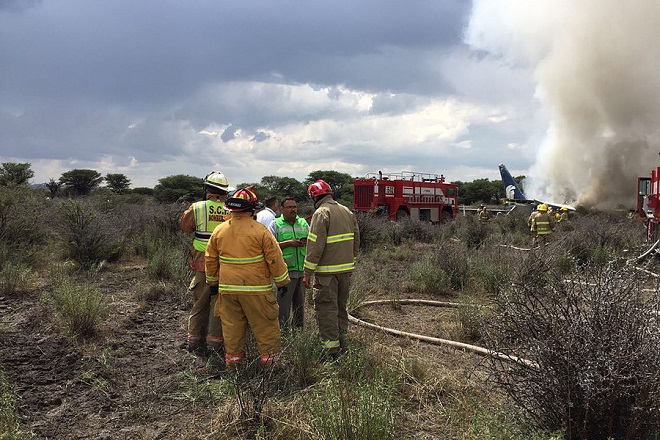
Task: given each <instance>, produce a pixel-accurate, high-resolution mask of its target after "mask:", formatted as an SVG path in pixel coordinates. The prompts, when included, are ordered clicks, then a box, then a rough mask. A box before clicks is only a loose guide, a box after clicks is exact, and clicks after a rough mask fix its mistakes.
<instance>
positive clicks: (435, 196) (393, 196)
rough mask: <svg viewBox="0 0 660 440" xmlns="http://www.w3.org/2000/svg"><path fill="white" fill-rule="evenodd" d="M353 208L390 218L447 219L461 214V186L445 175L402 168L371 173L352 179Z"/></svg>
mask: <svg viewBox="0 0 660 440" xmlns="http://www.w3.org/2000/svg"><path fill="white" fill-rule="evenodd" d="M353 185H354V188H353V209H354V210H355V212H366V213H371V214H373V215H382V216H388V217H389V218H390V219H391V220H401V219H403V218H411V219H414V220H420V221H429V222H433V223H439V222H446V221H448V220H451V219H453V218H455V217H456V214H457V213H458V185H456V184H452V183H445V178H444V176H443V175H437V174H430V173H416V172H412V171H402V172H401V173H392V174H383V173H382V172H381V171H379V172H378V173H377V174H375V173H370V174H367V175H366V176H365V177H360V178H357V179H355V180H354V182H353Z"/></svg>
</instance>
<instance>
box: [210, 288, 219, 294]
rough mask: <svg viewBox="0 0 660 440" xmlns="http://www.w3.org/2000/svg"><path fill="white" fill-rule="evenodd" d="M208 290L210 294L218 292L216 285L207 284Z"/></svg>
mask: <svg viewBox="0 0 660 440" xmlns="http://www.w3.org/2000/svg"><path fill="white" fill-rule="evenodd" d="M209 290H210V291H211V296H213V295H217V294H218V286H209Z"/></svg>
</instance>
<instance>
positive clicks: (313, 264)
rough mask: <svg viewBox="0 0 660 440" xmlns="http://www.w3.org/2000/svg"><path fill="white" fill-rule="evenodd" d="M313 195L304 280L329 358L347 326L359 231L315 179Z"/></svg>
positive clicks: (349, 214) (336, 350)
mask: <svg viewBox="0 0 660 440" xmlns="http://www.w3.org/2000/svg"><path fill="white" fill-rule="evenodd" d="M307 193H308V194H309V195H310V196H311V197H312V198H313V199H314V207H315V208H316V211H315V212H314V215H313V216H312V221H311V223H310V226H309V236H308V239H307V252H306V254H305V265H304V276H303V279H304V283H305V287H307V288H309V287H310V286H311V276H312V275H314V286H313V298H314V310H315V312H316V322H317V324H318V326H319V334H320V336H321V344H322V347H323V349H324V354H325V355H326V357H327V358H329V359H335V358H337V357H338V356H339V354H340V353H341V351H342V349H345V348H346V347H345V341H344V337H345V335H346V332H347V330H348V311H347V309H346V303H347V301H348V291H349V287H350V276H351V274H352V273H353V269H355V260H356V258H357V253H358V248H359V244H360V231H359V229H358V224H357V220H356V219H355V216H354V215H353V213H352V212H351V211H350V210H349V209H348V208H346V207H345V206H343V205H340V204H338V203H337V202H336V201H335V200H334V199H333V197H332V189H331V188H330V185H328V184H327V183H326V182H324V181H323V180H317V181H316V182H315V183H313V184H311V185H310V186H309V188H308V189H307Z"/></svg>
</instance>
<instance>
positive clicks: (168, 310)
mask: <svg viewBox="0 0 660 440" xmlns="http://www.w3.org/2000/svg"><path fill="white" fill-rule="evenodd" d="M97 277H99V278H100V279H97V280H96V281H98V285H100V286H101V287H102V289H103V294H104V295H105V296H106V297H107V298H108V303H109V305H110V313H111V315H110V316H109V317H108V318H107V319H106V320H105V321H104V324H103V326H102V328H101V331H100V335H99V336H97V337H95V338H94V339H93V340H92V341H91V342H90V341H87V342H85V341H72V340H70V338H69V337H67V336H66V335H64V334H63V333H62V332H61V330H60V329H59V328H58V327H57V326H56V325H55V323H53V322H52V320H51V315H50V313H48V311H47V309H46V305H45V304H44V303H42V302H41V301H40V299H39V297H40V294H41V292H40V291H35V292H31V293H28V294H11V295H6V296H4V297H0V316H1V317H2V319H1V320H0V366H1V367H2V369H3V370H4V372H5V374H6V376H7V380H8V382H9V383H10V384H11V385H12V386H13V387H14V389H15V391H16V393H17V397H18V398H17V403H18V413H19V417H20V420H21V428H22V429H23V430H24V431H27V432H32V433H34V434H35V436H36V438H38V439H194V438H205V435H206V434H207V432H208V426H209V424H210V423H211V422H212V420H213V419H214V418H215V417H216V416H217V405H215V404H210V405H195V406H193V405H192V404H191V403H190V401H186V400H185V399H183V400H177V399H174V398H173V397H172V396H173V395H174V393H175V392H176V391H177V389H178V387H179V386H180V385H179V384H180V382H181V375H182V374H183V373H184V372H186V371H193V372H195V373H196V374H198V375H200V376H202V377H204V375H205V374H206V373H207V367H206V363H205V362H204V361H203V360H202V359H200V358H197V357H195V356H193V355H191V354H189V353H187V352H186V351H185V350H183V349H182V348H181V344H182V343H183V341H184V340H185V327H186V319H187V310H188V305H187V304H186V302H185V300H183V299H182V298H183V297H182V293H181V292H177V293H171V294H169V295H164V296H162V297H161V298H159V299H158V300H156V301H152V302H150V303H148V304H143V305H140V304H139V303H138V300H137V295H136V286H137V285H138V283H139V282H140V281H141V280H144V278H145V266H144V265H142V264H135V263H132V264H123V265H117V266H115V267H110V268H109V269H108V270H106V271H103V272H101V273H100V274H99V275H98V276H97ZM43 289H46V290H47V289H49V286H48V281H45V282H44V286H43ZM312 313H313V312H312V311H311V310H310V311H309V313H308V316H312V315H311V314H312ZM447 313H451V312H450V311H447V309H439V308H435V307H418V306H404V307H402V308H401V309H399V310H397V309H394V308H392V307H389V306H370V307H369V310H365V311H364V313H363V314H364V315H365V316H368V317H369V318H370V320H373V321H378V322H380V323H383V322H386V323H388V326H390V327H394V328H398V329H400V330H404V331H409V332H418V333H424V334H427V335H429V336H435V337H447V335H446V334H443V333H446V332H447V328H446V325H444V324H442V323H443V322H445V321H447V319H446V318H447V316H446V315H447ZM413 317H414V318H413ZM411 318H413V319H411ZM351 331H370V330H363V329H360V330H358V329H356V327H355V326H353V327H352V330H351ZM449 332H450V333H451V329H450V330H449ZM378 338H379V339H387V341H385V343H386V344H390V345H393V346H396V347H398V349H400V350H401V351H408V352H410V351H415V352H418V353H419V354H420V355H421V356H427V357H429V358H432V359H433V362H439V363H443V364H446V365H448V366H449V365H453V366H456V365H457V364H458V365H462V366H463V368H465V370H466V374H470V371H471V370H473V369H474V368H475V366H476V365H477V364H478V362H479V358H478V357H477V356H474V355H469V354H465V353H461V352H458V351H455V350H453V349H449V348H443V347H437V346H430V345H428V344H424V343H419V342H414V341H410V340H406V339H401V338H396V337H391V336H378ZM211 373H214V372H213V371H209V372H208V374H209V375H210V374H211Z"/></svg>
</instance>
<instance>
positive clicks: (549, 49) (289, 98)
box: [0, 0, 660, 203]
mask: <svg viewBox="0 0 660 440" xmlns="http://www.w3.org/2000/svg"><path fill="white" fill-rule="evenodd" d="M619 3H621V4H619ZM654 4H655V2H648V1H646V0H631V1H630V2H620V1H614V0H582V1H581V2H573V1H568V0H557V1H555V2H552V5H551V6H549V5H550V3H548V2H545V1H541V0H473V1H468V0H409V1H405V2H404V1H401V0H361V1H357V2H356V1H354V0H337V1H332V2H328V1H318V0H278V1H273V0H240V1H217V0H213V1H212V0H189V1H181V0H177V1H174V0H158V1H156V0H140V1H134V0H131V1H128V0H112V1H100V0H57V1H55V0H0V161H1V162H29V163H31V165H32V169H33V171H34V172H35V177H34V178H33V179H32V183H41V182H47V181H48V180H49V179H50V178H54V179H58V178H59V177H60V176H61V174H62V173H63V172H66V171H69V170H72V169H75V168H90V169H95V170H97V171H98V172H100V173H101V174H102V175H105V174H107V173H123V174H125V175H126V176H128V177H129V179H131V182H132V187H138V186H147V187H153V186H154V185H155V184H157V182H158V179H161V178H163V177H167V176H171V175H175V174H188V175H193V176H199V177H203V176H204V175H205V174H207V173H208V172H209V171H211V170H219V171H221V172H223V173H224V174H225V175H226V176H227V177H228V179H229V180H230V183H231V184H233V185H236V184H239V183H243V182H258V181H259V180H260V179H261V177H263V176H266V175H276V176H287V177H294V178H296V179H298V180H301V181H302V180H304V179H305V178H306V177H307V176H308V174H309V173H310V172H312V171H315V170H336V171H339V172H344V173H347V174H350V175H353V176H364V175H366V174H367V173H375V172H377V171H379V170H381V171H383V172H400V171H404V170H405V171H416V172H424V173H437V174H444V175H445V177H446V178H447V179H448V180H451V181H455V180H461V181H472V180H474V179H478V178H489V179H498V178H499V174H498V164H499V163H505V164H506V165H507V167H508V168H509V170H510V171H511V172H512V174H513V175H514V176H515V175H521V174H525V175H528V176H530V179H529V187H530V190H531V191H533V192H536V193H537V195H540V194H545V195H550V196H555V197H563V198H565V197H572V198H582V199H584V200H592V202H590V203H596V202H593V200H594V199H603V198H609V199H612V201H614V200H615V199H616V200H617V201H618V200H619V199H621V200H622V203H623V201H624V200H626V199H627V198H631V197H632V196H631V194H634V191H635V189H634V187H633V188H632V193H631V194H628V192H627V189H625V188H627V186H626V185H630V184H631V183H630V182H631V181H634V178H635V176H636V175H637V174H639V173H641V174H640V175H646V174H648V173H650V168H651V166H653V167H655V166H656V165H657V163H656V162H658V160H655V159H657V153H658V151H656V150H660V147H657V146H656V145H657V141H658V135H659V133H658V131H657V129H656V127H657V125H656V122H655V120H660V118H657V117H656V116H660V115H657V114H656V113H658V112H660V100H658V99H657V98H656V96H657V95H654V93H655V92H656V89H657V88H658V87H660V75H657V74H656V72H657V70H654V68H655V67H656V66H655V64H657V63H658V60H660V57H659V56H658V55H660V54H659V53H658V51H659V50H660V49H659V47H660V45H657V44H655V33H654V30H655V29H657V28H658V26H657V25H658V24H660V20H659V19H658V17H660V11H659V10H658V9H659V8H660V6H654ZM632 31H634V32H632ZM631 34H632V35H631ZM646 57H648V59H647V58H646ZM631 66H634V68H631ZM654 76H657V77H658V78H657V79H656V78H654ZM642 85H643V86H642ZM622 87H625V88H626V90H622V89H621V88H622ZM630 88H632V89H634V91H633V93H630V94H629V93H628V89H630ZM654 101H657V102H654ZM640 151H642V152H643V153H644V154H640ZM632 157H635V159H634V164H632V163H628V162H631V160H630V158H632ZM652 160H655V162H652ZM614 171H616V172H617V173H619V174H621V179H618V178H617V179H615V180H617V181H618V182H619V185H618V186H619V187H618V188H616V187H615V186H614V185H612V181H613V180H614V179H612V173H613V172H614ZM624 174H625V175H624ZM608 185H610V186H612V188H613V189H608V188H609V187H608ZM624 187H625V188H624ZM528 192H529V191H528ZM603 193H604V194H605V196H603ZM615 193H616V194H615Z"/></svg>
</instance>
